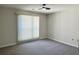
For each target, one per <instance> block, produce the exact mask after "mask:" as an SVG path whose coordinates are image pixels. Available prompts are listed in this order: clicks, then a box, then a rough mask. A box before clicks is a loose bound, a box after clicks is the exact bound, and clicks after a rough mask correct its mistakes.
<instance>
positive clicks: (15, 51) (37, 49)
mask: <svg viewBox="0 0 79 59" xmlns="http://www.w3.org/2000/svg"><path fill="white" fill-rule="evenodd" d="M0 55H78V48H75V47H72V46H68V45H65V44H62V43H59V42H56V41H53V40H49V39H43V40H37V41H32V42H27V43H22V44H18V45H15V46H11V47H6V48H0Z"/></svg>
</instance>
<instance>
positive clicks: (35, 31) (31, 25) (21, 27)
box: [18, 15, 39, 41]
mask: <svg viewBox="0 0 79 59" xmlns="http://www.w3.org/2000/svg"><path fill="white" fill-rule="evenodd" d="M36 38H39V16H29V15H18V41H24V40H32V39H36Z"/></svg>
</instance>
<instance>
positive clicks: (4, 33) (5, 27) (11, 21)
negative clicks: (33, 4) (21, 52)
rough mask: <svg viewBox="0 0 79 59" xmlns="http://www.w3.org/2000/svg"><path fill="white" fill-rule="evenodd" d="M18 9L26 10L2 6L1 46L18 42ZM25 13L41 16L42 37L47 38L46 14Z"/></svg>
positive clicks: (0, 23) (0, 18) (0, 19)
mask: <svg viewBox="0 0 79 59" xmlns="http://www.w3.org/2000/svg"><path fill="white" fill-rule="evenodd" d="M17 11H19V12H24V11H22V10H17V9H12V8H6V7H0V47H3V46H7V45H12V44H15V43H16V40H17V33H16V32H17V31H16V30H17V27H16V26H17V23H16V22H17V15H16V12H17ZM25 13H27V14H32V15H38V16H40V38H41V39H42V38H45V37H46V36H45V35H46V34H47V30H46V29H47V28H46V15H44V14H39V13H30V12H25Z"/></svg>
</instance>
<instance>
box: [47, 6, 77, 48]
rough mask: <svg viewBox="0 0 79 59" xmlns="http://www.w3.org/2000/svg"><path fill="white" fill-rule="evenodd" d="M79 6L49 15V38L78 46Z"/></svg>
mask: <svg viewBox="0 0 79 59" xmlns="http://www.w3.org/2000/svg"><path fill="white" fill-rule="evenodd" d="M78 10H79V8H78V7H73V8H67V9H66V10H63V11H60V12H56V13H53V14H49V15H48V17H47V18H48V38H50V39H52V40H56V41H59V42H62V43H65V44H68V45H71V46H75V47H77V46H78V44H77V40H79V11H78Z"/></svg>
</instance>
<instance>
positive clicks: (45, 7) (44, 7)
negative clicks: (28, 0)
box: [39, 4, 51, 10]
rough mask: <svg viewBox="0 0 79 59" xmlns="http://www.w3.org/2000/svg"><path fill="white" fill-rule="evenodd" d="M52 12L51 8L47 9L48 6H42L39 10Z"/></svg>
mask: <svg viewBox="0 0 79 59" xmlns="http://www.w3.org/2000/svg"><path fill="white" fill-rule="evenodd" d="M43 9H44V10H51V8H49V7H47V6H46V4H42V7H41V8H40V9H39V10H43Z"/></svg>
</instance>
